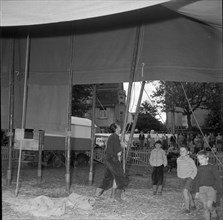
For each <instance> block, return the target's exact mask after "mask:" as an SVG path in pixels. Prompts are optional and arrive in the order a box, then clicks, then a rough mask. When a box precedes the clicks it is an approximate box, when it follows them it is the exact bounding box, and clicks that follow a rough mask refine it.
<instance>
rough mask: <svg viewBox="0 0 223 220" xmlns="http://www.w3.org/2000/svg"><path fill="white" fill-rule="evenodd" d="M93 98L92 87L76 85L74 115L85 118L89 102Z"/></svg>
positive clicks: (73, 102)
mask: <svg viewBox="0 0 223 220" xmlns="http://www.w3.org/2000/svg"><path fill="white" fill-rule="evenodd" d="M91 97H92V88H91V86H90V85H74V86H73V89H72V115H73V116H77V117H84V115H85V113H87V112H88V108H89V104H88V101H89V100H91Z"/></svg>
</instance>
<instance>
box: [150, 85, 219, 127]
mask: <svg viewBox="0 0 223 220" xmlns="http://www.w3.org/2000/svg"><path fill="white" fill-rule="evenodd" d="M215 89H216V84H214V83H197V82H182V83H181V82H164V81H160V84H159V85H158V86H157V87H156V91H155V92H154V93H153V95H152V97H153V98H155V100H156V103H157V106H159V107H160V108H161V109H162V110H163V111H167V112H168V111H175V112H177V111H176V107H180V108H181V109H182V113H183V114H184V115H186V116H187V121H188V128H189V129H191V127H192V126H191V115H192V112H193V111H195V110H196V109H199V108H200V109H209V107H210V106H211V105H212V104H213V97H214V96H215ZM185 94H186V95H185Z"/></svg>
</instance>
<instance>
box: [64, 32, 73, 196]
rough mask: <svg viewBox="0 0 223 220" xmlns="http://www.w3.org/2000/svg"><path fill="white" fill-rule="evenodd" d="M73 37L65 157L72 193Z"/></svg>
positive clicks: (67, 188)
mask: <svg viewBox="0 0 223 220" xmlns="http://www.w3.org/2000/svg"><path fill="white" fill-rule="evenodd" d="M73 41H74V39H73V35H71V41H70V42H71V43H70V44H71V46H70V48H71V52H70V72H69V73H70V74H69V88H68V106H67V112H68V115H67V135H66V140H65V155H66V175H65V178H66V191H67V192H68V193H69V192H70V148H71V116H72V88H73V69H72V63H73Z"/></svg>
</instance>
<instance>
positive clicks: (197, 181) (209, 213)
mask: <svg viewBox="0 0 223 220" xmlns="http://www.w3.org/2000/svg"><path fill="white" fill-rule="evenodd" d="M197 159H198V161H199V166H198V167H197V166H196V165H195V162H194V160H193V159H192V158H191V157H190V156H189V148H188V147H187V146H181V147H180V156H179V157H178V158H177V176H178V178H179V179H180V182H181V186H182V189H183V196H184V202H185V210H183V213H185V214H187V213H190V212H191V210H194V209H196V206H195V203H194V199H193V197H192V193H191V192H192V188H193V186H195V187H194V188H195V199H199V200H200V201H201V202H202V204H203V207H204V217H205V219H206V220H210V219H216V218H217V213H216V208H215V203H216V197H217V191H219V190H220V188H221V179H220V174H219V172H218V169H217V167H216V166H214V165H211V164H209V163H208V160H209V156H208V152H206V151H205V150H201V151H199V152H198V153H197ZM149 161H150V164H151V166H152V167H153V171H152V185H153V195H156V194H158V195H162V186H163V176H164V167H165V166H167V157H166V153H165V151H164V150H163V149H162V142H161V141H156V142H155V148H154V149H153V150H152V151H151V154H150V159H149Z"/></svg>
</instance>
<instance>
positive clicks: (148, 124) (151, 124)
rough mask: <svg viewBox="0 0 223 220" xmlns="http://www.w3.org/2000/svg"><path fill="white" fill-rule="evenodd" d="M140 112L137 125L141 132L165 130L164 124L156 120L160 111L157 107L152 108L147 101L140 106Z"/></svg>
mask: <svg viewBox="0 0 223 220" xmlns="http://www.w3.org/2000/svg"><path fill="white" fill-rule="evenodd" d="M140 108H141V109H140V112H139V115H138V120H137V123H136V128H137V129H138V130H139V131H141V130H143V131H145V132H148V131H150V130H156V131H160V130H163V124H162V123H161V122H160V121H159V120H158V119H156V116H157V115H158V111H157V109H156V107H154V106H152V105H151V104H150V103H149V102H148V101H147V100H146V101H144V102H143V103H142V104H141V106H140Z"/></svg>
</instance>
